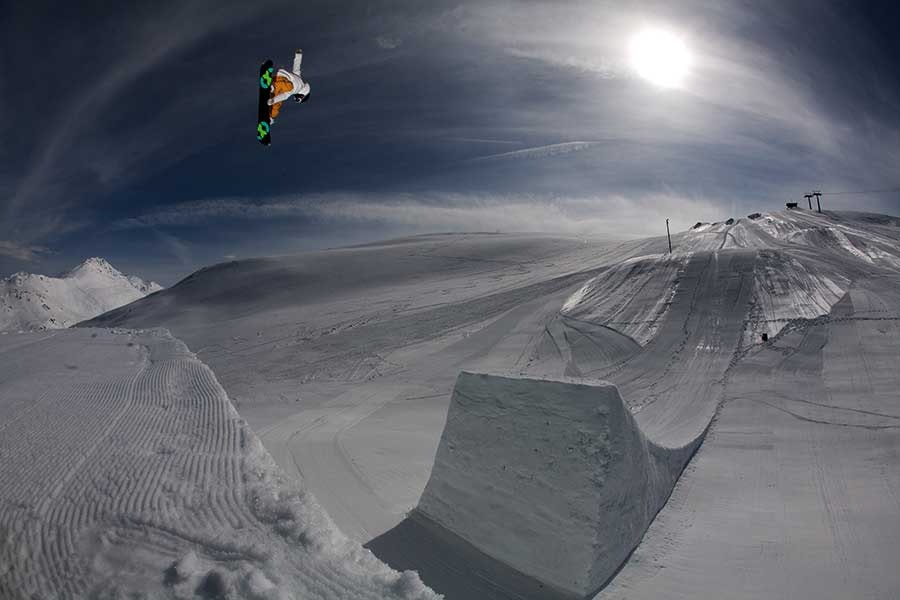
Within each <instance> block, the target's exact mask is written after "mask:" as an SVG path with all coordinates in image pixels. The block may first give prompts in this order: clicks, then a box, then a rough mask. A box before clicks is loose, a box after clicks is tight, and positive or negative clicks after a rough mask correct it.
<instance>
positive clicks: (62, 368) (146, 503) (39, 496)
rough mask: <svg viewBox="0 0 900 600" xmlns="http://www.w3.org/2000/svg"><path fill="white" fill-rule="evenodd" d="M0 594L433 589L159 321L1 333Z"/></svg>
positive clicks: (389, 593) (421, 594) (366, 594)
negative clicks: (322, 490) (266, 441)
mask: <svg viewBox="0 0 900 600" xmlns="http://www.w3.org/2000/svg"><path fill="white" fill-rule="evenodd" d="M0 457H2V460H0V598H3V599H4V600H17V599H23V600H24V599H26V598H27V599H31V598H55V599H64V598H123V599H124V598H208V599H212V598H235V599H236V598H248V599H253V600H257V599H287V598H309V599H314V598H321V599H326V598H327V599H333V598H371V599H372V600H380V599H383V598H397V599H399V598H407V599H413V598H415V599H422V600H424V599H430V598H437V596H436V595H435V594H434V593H432V592H431V591H430V590H428V589H427V588H426V587H425V586H424V585H423V584H422V583H421V581H420V580H419V578H418V576H417V575H416V574H414V573H411V572H407V573H399V572H397V571H393V570H391V569H390V568H388V567H387V566H386V565H384V563H382V562H380V561H379V560H378V559H376V558H375V557H374V556H373V555H372V554H371V553H370V552H369V551H368V550H364V549H363V548H362V547H361V546H360V545H359V543H358V542H354V541H351V540H349V539H348V538H346V537H345V536H344V535H343V534H341V533H340V532H339V531H338V530H337V528H336V527H335V526H334V524H333V523H332V521H331V520H330V519H329V518H328V516H327V515H326V514H325V512H324V511H323V510H322V509H321V508H320V507H319V505H318V504H317V503H316V501H315V500H314V498H313V497H312V496H311V495H310V494H309V493H308V491H307V490H306V489H304V487H303V486H302V484H300V483H298V482H295V481H291V480H286V479H285V478H284V476H283V475H282V472H281V470H280V469H279V468H278V467H277V466H276V465H275V463H274V462H273V461H272V459H271V457H270V456H269V455H268V453H267V452H266V451H265V449H264V448H263V447H262V444H261V443H260V442H259V439H258V438H257V436H256V435H255V434H254V433H253V432H252V431H251V430H250V429H249V427H248V426H247V425H246V423H245V422H244V420H243V419H241V418H240V417H239V416H238V414H237V413H236V412H235V410H234V408H233V407H232V405H231V403H230V402H229V400H228V397H227V396H226V395H225V392H224V391H223V390H222V388H221V387H220V386H219V384H218V382H217V381H216V379H215V377H214V376H213V374H212V372H211V371H210V370H209V369H208V368H207V367H206V366H205V365H203V364H202V363H201V362H200V361H198V360H197V359H196V357H195V356H194V355H193V354H191V353H190V352H189V351H188V350H187V348H186V347H185V346H184V344H182V343H181V342H179V341H177V340H175V339H173V338H172V337H171V336H170V335H169V334H168V333H167V332H164V331H147V332H128V331H116V330H112V331H110V330H90V329H79V330H67V331H59V332H53V333H50V332H47V333H43V334H36V333H35V334H18V335H6V336H3V337H0Z"/></svg>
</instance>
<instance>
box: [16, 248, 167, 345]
mask: <svg viewBox="0 0 900 600" xmlns="http://www.w3.org/2000/svg"><path fill="white" fill-rule="evenodd" d="M161 289H162V287H160V286H159V284H156V283H153V282H152V281H150V282H147V281H144V280H142V279H141V278H139V277H136V276H133V275H131V276H128V275H123V274H122V273H120V272H119V271H117V270H116V269H115V268H114V267H113V266H112V265H110V264H109V263H108V262H106V261H105V260H103V259H102V258H89V259H87V260H86V261H84V262H83V263H81V264H80V265H78V266H77V267H75V268H74V269H72V270H71V271H69V272H68V273H65V274H63V275H60V276H59V277H49V276H47V275H34V274H31V273H16V274H14V275H11V276H10V277H7V278H6V279H0V331H34V330H44V329H63V328H65V327H69V326H71V325H74V324H75V323H78V322H80V321H84V320H85V319H90V318H92V317H96V316H97V315H99V314H102V313H105V312H107V311H109V310H112V309H114V308H118V307H120V306H122V305H124V304H128V303H129V302H134V301H135V300H137V299H139V298H143V297H144V296H146V295H148V294H152V293H153V292H157V291H159V290H161Z"/></svg>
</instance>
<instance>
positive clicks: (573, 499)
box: [369, 372, 700, 598]
mask: <svg viewBox="0 0 900 600" xmlns="http://www.w3.org/2000/svg"><path fill="white" fill-rule="evenodd" d="M485 440H497V442H496V443H492V444H486V443H485ZM699 443H700V436H698V437H697V438H696V439H695V440H693V441H692V442H691V443H689V444H687V445H686V446H684V447H681V448H677V449H669V448H663V447H660V446H657V445H655V444H653V443H652V442H650V441H648V440H647V438H646V437H645V436H644V435H643V434H642V433H641V431H640V430H639V428H638V426H637V424H636V423H635V421H634V418H633V417H632V415H631V412H630V410H629V409H628V407H627V406H626V405H625V403H624V402H623V401H622V399H621V397H619V393H618V391H617V389H616V387H615V386H614V385H612V384H609V383H585V382H584V381H583V380H568V379H562V380H552V379H531V378H524V377H506V376H497V375H488V374H481V373H467V372H463V373H461V374H460V376H459V378H458V379H457V382H456V385H455V386H454V389H453V396H452V399H451V401H450V409H449V411H448V414H447V424H446V426H445V428H444V432H443V434H442V436H441V441H440V444H439V446H438V450H437V456H436V457H435V463H434V467H433V468H432V472H431V477H430V479H429V481H428V484H427V485H426V486H425V491H424V492H423V493H422V497H421V499H420V500H419V504H418V506H417V507H416V509H415V510H414V511H413V512H412V513H411V514H410V517H409V519H410V520H412V521H413V522H415V523H414V524H413V525H411V526H407V525H405V524H401V525H399V526H398V528H399V530H400V533H398V534H396V535H395V534H393V533H392V532H388V533H386V534H384V535H383V536H382V537H380V538H376V539H375V540H373V541H372V542H371V543H370V544H369V547H371V548H373V549H375V551H376V553H377V554H382V553H386V554H391V553H393V554H394V555H397V554H399V553H400V552H401V551H403V550H405V551H414V552H421V553H428V554H431V555H436V554H437V553H436V552H435V549H439V550H440V551H441V552H442V553H443V554H444V555H445V556H448V555H451V554H452V553H453V552H454V550H453V549H452V545H451V544H448V543H446V542H445V541H443V540H446V539H447V538H448V537H450V536H451V535H452V536H457V537H459V538H461V540H463V541H464V542H463V543H466V544H470V545H471V546H473V547H474V548H476V549H477V550H478V551H480V552H482V553H484V554H485V555H487V556H489V557H491V558H492V559H494V560H495V561H497V562H498V563H500V564H504V565H508V566H509V567H510V568H511V569H514V570H515V571H517V572H518V573H520V574H522V575H524V576H525V577H520V578H519V581H525V580H526V578H530V579H532V580H533V582H532V584H531V588H532V589H531V590H528V589H524V588H521V587H519V588H518V589H517V591H518V592H519V593H521V594H522V596H524V597H532V594H534V593H535V591H534V590H540V591H541V595H542V597H548V598H549V597H557V598H584V597H587V596H588V595H590V594H591V593H592V592H596V591H597V590H599V589H600V588H601V587H602V586H603V584H604V583H606V581H608V580H609V578H610V577H611V576H612V575H613V574H614V573H615V571H616V570H617V569H618V568H619V566H620V565H621V564H622V561H623V560H625V558H626V557H627V556H628V554H629V553H630V552H631V551H632V550H633V549H634V547H635V546H636V545H637V544H638V542H639V541H640V539H641V536H643V534H644V531H645V530H646V529H647V527H648V526H649V525H650V522H651V521H652V519H653V517H654V516H655V515H656V513H657V511H658V510H659V509H660V508H661V507H662V505H663V504H664V503H665V501H666V498H668V496H669V493H670V492H671V490H672V487H673V485H674V483H675V480H676V479H677V478H678V475H679V474H680V473H681V470H682V469H683V468H684V466H685V464H686V463H687V461H688V459H689V458H690V456H691V454H692V453H693V452H694V451H695V450H696V448H697V447H698V445H699ZM437 527H440V528H445V529H446V530H447V533H445V534H444V535H443V536H442V535H440V534H425V533H423V534H422V538H423V539H419V540H415V542H414V541H413V539H414V538H413V536H412V535H410V534H409V530H411V529H416V528H417V529H418V530H419V531H421V532H429V531H433V530H434V529H435V528H437ZM392 544H393V545H395V546H399V545H401V544H402V545H403V546H406V548H405V549H403V550H401V549H399V548H396V547H395V548H391V547H390V546H391V545H392ZM457 545H461V544H459V543H458V544H457ZM389 562H390V561H389ZM473 568H477V567H473ZM420 572H421V574H422V576H423V577H425V578H426V579H428V580H431V581H434V582H435V585H436V586H437V588H438V589H442V590H445V593H446V590H448V589H454V590H459V592H458V593H455V594H453V596H454V597H463V595H464V590H465V585H466V584H465V583H455V582H454V580H455V577H454V576H453V574H452V572H444V573H442V572H440V571H439V570H438V569H433V568H430V567H429V566H426V565H422V566H420ZM492 577H493V578H492V580H493V581H494V583H499V582H500V581H501V579H500V578H499V577H497V574H496V573H494V574H492ZM505 577H506V578H508V579H510V580H513V581H515V579H514V577H513V576H512V575H510V574H508V573H507V574H506V575H505ZM438 582H439V583H438ZM509 587H513V586H512V585H510V586H509Z"/></svg>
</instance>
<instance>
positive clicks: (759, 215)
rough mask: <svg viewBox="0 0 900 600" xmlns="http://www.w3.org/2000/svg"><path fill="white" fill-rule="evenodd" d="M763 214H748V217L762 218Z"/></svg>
mask: <svg viewBox="0 0 900 600" xmlns="http://www.w3.org/2000/svg"><path fill="white" fill-rule="evenodd" d="M761 216H762V215H761V214H759V213H753V214H752V215H747V218H748V219H758V218H760V217H761Z"/></svg>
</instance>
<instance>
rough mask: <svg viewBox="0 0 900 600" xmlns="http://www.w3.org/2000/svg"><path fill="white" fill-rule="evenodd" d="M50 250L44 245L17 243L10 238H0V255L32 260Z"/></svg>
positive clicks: (25, 260) (27, 260) (26, 260)
mask: <svg viewBox="0 0 900 600" xmlns="http://www.w3.org/2000/svg"><path fill="white" fill-rule="evenodd" d="M48 252H50V249H49V248H46V247H44V246H35V245H29V244H19V243H17V242H13V241H10V240H0V256H7V257H9V258H14V259H16V260H21V261H24V262H34V261H36V260H38V258H39V257H40V256H42V255H45V254H47V253H48Z"/></svg>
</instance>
